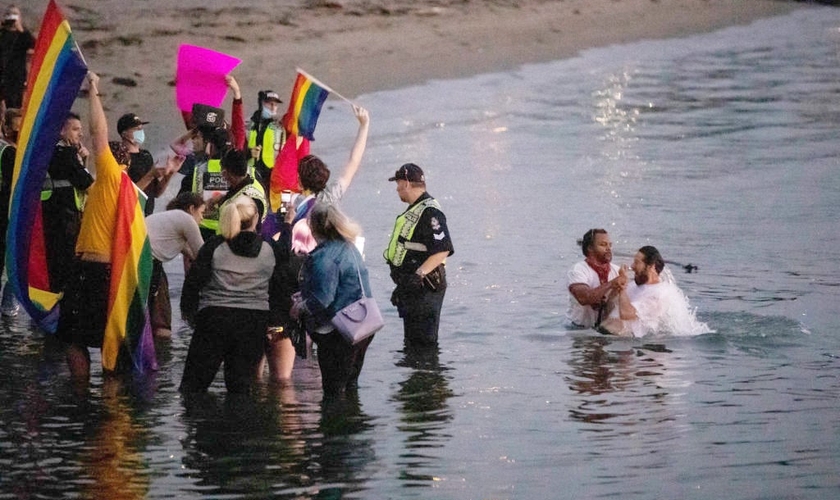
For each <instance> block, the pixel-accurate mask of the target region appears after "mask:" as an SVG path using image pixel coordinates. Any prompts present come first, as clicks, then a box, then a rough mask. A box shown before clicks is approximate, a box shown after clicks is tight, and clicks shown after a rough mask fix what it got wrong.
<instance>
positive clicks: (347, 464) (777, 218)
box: [0, 8, 840, 499]
mask: <svg viewBox="0 0 840 500" xmlns="http://www.w3.org/2000/svg"><path fill="white" fill-rule="evenodd" d="M838 63H840V11H838V10H836V9H831V8H814V9H806V10H802V11H798V12H796V13H794V14H791V15H789V16H783V17H778V18H774V19H769V20H765V21H760V22H757V23H755V24H753V25H750V26H747V27H735V28H730V29H726V30H723V31H719V32H715V33H711V34H706V35H700V36H694V37H690V38H686V39H680V40H668V41H652V42H642V43H636V44H632V45H626V46H616V47H610V48H606V49H598V50H591V51H587V52H585V53H583V54H581V56H580V57H577V58H574V59H570V60H565V61H558V62H555V63H550V64H541V65H531V66H526V67H523V68H521V69H520V70H519V71H515V72H511V73H503V74H489V75H482V76H478V77H474V78H470V79H464V80H458V81H434V82H429V83H428V84H426V85H422V86H417V87H412V88H407V89H402V90H397V91H388V92H381V93H375V94H369V95H365V96H362V97H361V98H360V99H359V102H360V103H361V104H362V105H364V106H366V107H368V108H369V109H370V111H371V115H372V126H371V137H370V141H369V147H368V150H367V153H366V156H365V163H364V165H363V167H362V171H361V172H360V174H359V175H358V176H357V178H356V180H355V181H354V183H353V186H352V187H351V188H350V191H349V192H348V194H347V197H346V198H345V201H344V208H345V210H346V211H347V212H348V213H349V214H350V215H351V216H353V217H354V218H355V219H357V220H358V221H359V222H360V223H361V224H362V226H363V227H364V229H365V236H366V244H367V248H366V258H367V262H368V266H369V269H370V273H371V282H372V287H373V289H374V293H375V295H376V296H377V298H378V299H379V303H380V305H383V306H386V307H384V314H385V316H386V323H387V325H386V327H385V329H383V330H382V331H381V332H380V333H379V334H377V337H376V339H375V340H374V342H373V344H372V345H371V348H370V350H369V353H368V358H367V360H366V363H365V368H364V370H363V373H362V378H361V380H360V383H361V387H360V390H359V396H358V399H351V400H349V401H344V402H341V403H334V404H326V403H323V402H322V400H321V392H320V381H319V379H318V369H317V362H316V361H315V360H314V359H311V358H310V359H307V360H298V364H297V367H296V371H295V381H294V384H293V385H292V386H291V387H284V388H278V387H270V386H267V387H263V388H262V389H261V391H260V393H259V394H258V395H256V397H255V398H253V399H241V398H232V397H227V396H226V395H225V393H224V389H223V385H222V384H221V379H218V380H217V382H216V383H215V384H214V386H213V388H212V391H211V394H210V395H208V397H207V398H203V399H201V400H198V401H184V400H183V399H182V398H181V397H180V395H179V394H178V392H177V391H176V388H177V385H178V383H179V382H180V377H181V372H182V370H183V361H184V357H185V355H186V348H187V345H188V342H189V331H188V330H186V329H185V328H183V327H182V325H179V326H180V328H179V329H178V331H176V333H175V335H174V337H173V339H172V341H171V342H169V343H161V344H159V345H158V355H159V360H160V363H161V370H160V371H159V372H158V373H157V374H156V375H155V376H153V377H151V378H150V379H148V380H141V381H134V382H119V381H115V380H103V379H102V377H101V376H100V375H99V370H98V369H96V367H95V368H94V376H93V379H92V381H91V385H90V386H89V387H82V388H80V387H74V386H72V385H71V384H70V383H69V382H68V381H67V371H66V368H65V366H64V364H63V358H62V355H61V352H60V349H58V348H57V347H56V346H55V345H53V343H52V342H49V341H45V339H44V337H43V335H41V334H40V333H39V332H34V331H31V328H30V326H29V323H28V320H27V319H26V318H16V319H13V320H8V319H4V320H3V330H2V335H0V376H2V379H3V383H2V384H0V498H424V499H425V498H441V499H461V498H463V499H472V498H487V499H491V498H492V499H502V498H581V497H582V498H611V497H620V498H639V499H642V498H644V499H647V498H739V499H758V498H761V499H769V498H780V499H781V498H814V499H822V498H833V497H836V496H837V495H838V493H840V480H838V476H837V472H836V471H837V466H838V462H840V460H839V459H840V451H838V450H840V423H838V419H837V414H838V410H839V409H840V359H838V357H840V340H838V335H837V334H838V327H839V326H840V321H838V319H837V316H836V311H837V301H838V291H840V272H838V270H837V268H836V265H834V264H835V262H836V261H837V260H838V258H840V245H838V243H840V241H838V240H840V222H838V218H837V213H838V207H840V166H838V157H839V155H838V152H839V151H838V147H837V141H836V131H837V129H838V125H840V95H838V92H837V85H838V82H840V65H839V64H838ZM354 133H355V122H354V120H353V117H352V114H351V113H350V111H349V110H348V109H347V106H346V104H344V103H342V102H341V101H337V100H336V101H333V100H330V101H328V105H327V106H326V109H325V110H324V112H323V114H322V116H321V120H320V122H319V126H318V130H317V131H316V139H317V140H316V142H315V143H314V144H313V152H315V153H316V154H319V155H321V156H322V157H323V158H324V159H325V160H326V161H327V163H328V164H329V165H331V166H333V168H339V166H340V165H341V163H342V162H343V161H344V160H345V158H346V155H347V153H348V150H347V148H348V147H349V145H350V143H351V142H352V138H353V135H354ZM406 161H413V162H415V163H417V164H419V165H421V166H422V167H423V168H424V169H425V171H426V174H427V178H428V184H429V191H430V193H431V194H433V195H434V196H436V197H437V198H438V199H439V200H440V201H441V203H442V205H443V208H444V211H445V212H446V214H447V216H448V220H449V225H450V229H451V231H452V235H453V239H454V242H455V247H456V253H455V255H453V256H452V257H451V258H450V260H449V263H448V273H449V280H450V288H449V291H448V295H447V301H446V303H445V305H444V316H443V320H442V327H441V348H440V352H439V353H431V354H429V353H426V354H417V353H410V352H403V349H402V332H401V324H400V323H399V320H398V318H397V317H396V313H395V311H394V310H393V308H391V307H389V306H387V304H388V301H387V298H388V296H389V294H390V290H391V284H390V281H389V278H388V272H387V268H386V266H385V265H384V262H383V261H382V259H381V258H380V252H381V250H382V249H383V248H384V246H385V245H386V243H387V237H388V233H389V231H390V228H391V225H392V222H393V218H394V217H395V216H396V215H397V214H398V213H399V212H400V211H401V210H402V208H403V205H402V204H401V203H400V202H399V200H398V198H397V196H396V193H395V192H394V186H393V184H389V183H388V182H387V181H386V179H387V178H388V177H389V176H390V175H392V173H393V171H394V170H396V169H397V168H398V167H399V165H400V164H402V163H404V162H406ZM590 227H605V228H606V229H608V230H609V231H610V233H611V235H612V239H613V242H614V251H615V253H616V257H615V260H616V261H617V262H619V263H620V262H628V261H629V260H630V259H631V258H632V257H631V256H632V254H633V253H634V252H635V250H636V249H637V248H639V247H640V246H642V245H646V244H652V245H655V246H657V247H658V248H659V249H660V250H661V251H662V253H663V255H664V257H665V258H666V260H668V261H669V265H670V267H671V269H672V271H673V273H674V275H675V277H676V279H677V282H678V283H679V285H680V286H681V288H682V289H683V290H684V291H685V293H686V294H687V295H688V297H689V299H690V301H691V304H692V306H693V307H696V308H697V315H698V318H699V319H700V320H701V321H704V322H706V323H708V324H709V326H710V327H711V328H712V329H714V330H715V333H709V334H704V335H699V336H695V337H679V338H676V337H673V338H672V337H652V338H650V337H649V338H643V339H617V338H608V337H603V336H600V335H597V334H594V333H590V332H580V331H570V330H568V329H566V328H565V326H564V323H563V317H564V312H565V308H566V304H567V301H568V293H567V291H566V284H565V275H566V271H567V270H568V268H569V267H570V266H571V265H572V264H573V263H574V262H575V261H576V260H578V259H580V258H582V257H581V256H580V253H579V248H578V247H577V246H576V243H575V240H576V239H578V238H580V237H581V236H582V235H583V233H584V232H585V231H586V230H587V229H589V228H590ZM688 264H691V265H693V266H697V268H698V269H697V270H695V271H694V272H692V273H686V272H684V271H683V267H682V266H684V265H688ZM179 266H180V263H179V262H173V263H171V264H170V265H168V267H167V269H168V271H169V274H170V279H171V283H172V286H173V294H174V295H177V292H178V291H179V287H180V284H181V282H182V280H183V276H182V274H181V273H179V272H178V270H179ZM175 304H177V300H176V301H175ZM176 317H177V313H176ZM95 359H98V358H96V357H95Z"/></svg>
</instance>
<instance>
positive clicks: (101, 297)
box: [56, 259, 111, 348]
mask: <svg viewBox="0 0 840 500" xmlns="http://www.w3.org/2000/svg"><path fill="white" fill-rule="evenodd" d="M74 271H75V272H74V274H73V276H72V278H71V280H70V282H69V283H67V288H66V289H65V290H64V297H63V298H62V299H61V301H60V302H59V315H58V329H57V330H56V336H57V338H58V339H59V340H61V341H62V342H65V343H68V344H74V345H79V346H83V347H99V348H101V347H102V340H103V337H104V334H105V325H106V323H107V321H108V294H109V291H110V283H111V265H110V264H107V263H103V262H88V261H83V260H78V259H76V263H75V267H74Z"/></svg>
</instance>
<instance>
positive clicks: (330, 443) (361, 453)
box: [182, 384, 375, 498]
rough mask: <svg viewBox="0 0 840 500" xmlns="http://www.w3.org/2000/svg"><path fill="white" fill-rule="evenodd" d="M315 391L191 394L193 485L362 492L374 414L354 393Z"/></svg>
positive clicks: (245, 492) (241, 490)
mask: <svg viewBox="0 0 840 500" xmlns="http://www.w3.org/2000/svg"><path fill="white" fill-rule="evenodd" d="M317 392H318V393H319V392H320V391H317ZM314 394H316V391H314V390H303V391H300V392H298V391H296V390H295V388H294V387H293V386H292V385H288V384H287V385H271V386H267V387H265V390H264V391H263V392H262V393H260V394H257V395H254V396H245V395H236V394H225V395H224V396H217V395H215V394H212V393H210V394H201V395H190V396H189V397H188V398H186V399H185V400H184V407H185V411H184V424H185V427H186V437H185V438H184V439H183V440H182V445H183V447H184V452H185V453H184V459H183V465H184V467H185V469H186V470H187V471H188V472H187V474H188V477H189V478H191V479H192V480H193V486H192V488H191V489H193V490H195V491H200V492H201V493H202V494H203V495H211V496H214V495H242V496H243V497H246V498H275V497H276V496H277V495H294V496H295V498H341V497H342V496H343V495H344V494H346V493H347V492H353V491H359V490H361V489H362V486H361V484H362V482H363V480H364V479H365V478H366V477H367V476H368V475H367V474H365V473H364V471H365V469H366V467H367V465H368V464H369V463H370V462H372V461H373V460H374V458H375V455H374V452H373V446H372V439H370V438H369V437H367V436H366V431H368V430H369V429H371V428H372V424H371V423H370V418H369V417H368V416H367V415H365V414H364V412H363V411H362V409H361V405H360V403H359V400H358V397H357V395H347V396H345V397H342V398H336V399H326V400H321V401H317V400H314V398H313V396H314ZM319 399H320V396H319Z"/></svg>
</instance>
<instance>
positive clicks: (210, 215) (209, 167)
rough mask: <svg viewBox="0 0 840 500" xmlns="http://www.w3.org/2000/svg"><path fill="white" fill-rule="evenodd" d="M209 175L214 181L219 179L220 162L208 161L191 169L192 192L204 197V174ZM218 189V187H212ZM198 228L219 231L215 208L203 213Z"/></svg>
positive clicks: (217, 213)
mask: <svg viewBox="0 0 840 500" xmlns="http://www.w3.org/2000/svg"><path fill="white" fill-rule="evenodd" d="M205 172H206V173H208V174H210V175H211V176H212V177H213V178H215V179H221V174H222V161H221V160H209V161H207V163H199V164H198V165H196V166H195V169H193V182H192V192H193V193H197V194H200V195H202V196H204V188H205V185H204V180H205V179H204V175H203V174H204V173H205ZM214 187H218V186H214ZM213 190H214V191H227V188H226V187H225V189H213ZM199 227H203V228H207V229H209V230H211V231H218V230H219V209H218V208H216V209H215V210H207V211H205V212H204V218H203V219H201V223H199Z"/></svg>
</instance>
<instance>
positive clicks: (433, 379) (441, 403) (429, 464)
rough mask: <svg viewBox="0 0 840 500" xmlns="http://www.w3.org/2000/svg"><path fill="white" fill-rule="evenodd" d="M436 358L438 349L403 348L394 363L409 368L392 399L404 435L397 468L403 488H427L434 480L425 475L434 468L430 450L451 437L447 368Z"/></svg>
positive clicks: (434, 461) (449, 392)
mask: <svg viewBox="0 0 840 500" xmlns="http://www.w3.org/2000/svg"><path fill="white" fill-rule="evenodd" d="M439 355H440V350H439V348H438V347H431V348H417V347H409V346H405V348H404V349H403V357H402V359H400V360H399V361H398V362H397V363H396V365H397V366H399V367H406V368H410V369H411V372H410V373H409V375H408V378H406V379H405V380H404V381H402V382H400V383H399V387H400V388H399V390H398V391H397V393H396V394H395V395H394V396H393V398H392V400H393V401H396V402H398V403H400V412H401V413H402V415H401V417H400V421H401V425H400V426H399V431H400V432H402V433H404V434H405V440H404V441H405V445H404V448H405V450H404V452H403V453H402V454H400V460H399V465H400V467H401V472H400V479H401V480H402V481H403V482H404V486H406V487H413V486H429V485H431V483H432V482H434V481H436V478H435V476H434V475H431V474H428V473H427V472H426V471H428V470H429V469H434V468H436V466H437V463H436V462H437V459H436V457H435V455H434V454H433V450H434V449H436V448H442V447H443V446H445V445H446V443H447V441H448V440H449V439H450V437H451V434H450V433H449V425H448V423H449V422H450V421H451V420H452V410H451V409H450V407H449V405H448V403H447V401H448V399H449V398H451V397H452V396H453V392H452V390H451V389H450V388H449V377H447V376H446V372H447V371H448V370H449V368H448V367H446V366H444V365H441V364H440V360H439Z"/></svg>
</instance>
